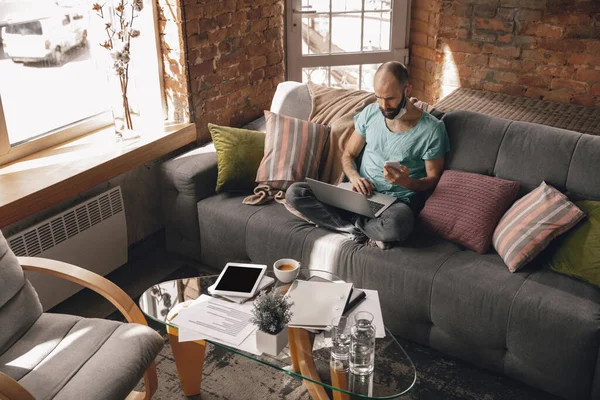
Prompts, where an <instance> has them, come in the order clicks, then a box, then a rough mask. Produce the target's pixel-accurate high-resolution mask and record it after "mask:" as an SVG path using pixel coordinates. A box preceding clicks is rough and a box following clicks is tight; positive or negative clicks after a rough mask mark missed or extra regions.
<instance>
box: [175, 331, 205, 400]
mask: <svg viewBox="0 0 600 400" xmlns="http://www.w3.org/2000/svg"><path fill="white" fill-rule="evenodd" d="M167 334H168V336H169V343H170V344H171V351H172V352H173V358H175V367H177V374H178V375H179V381H180V382H181V389H182V390H183V394H185V395H186V396H193V395H196V394H199V393H200V385H201V384H202V370H203V368H204V353H205V352H206V342H205V341H204V340H199V341H196V342H184V343H179V336H178V331H177V329H175V328H171V327H170V326H167Z"/></svg>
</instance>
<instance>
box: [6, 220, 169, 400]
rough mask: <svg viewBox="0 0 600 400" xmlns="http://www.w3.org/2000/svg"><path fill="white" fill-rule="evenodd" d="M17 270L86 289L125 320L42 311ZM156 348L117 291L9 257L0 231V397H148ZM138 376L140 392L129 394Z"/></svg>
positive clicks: (82, 274) (68, 268) (158, 341)
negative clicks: (142, 389)
mask: <svg viewBox="0 0 600 400" xmlns="http://www.w3.org/2000/svg"><path fill="white" fill-rule="evenodd" d="M23 270H30V271H38V272H42V273H47V274H50V275H54V276H57V277H60V278H63V279H68V280H70V281H73V282H76V283H78V284H80V285H82V286H85V287H87V288H89V289H92V290H94V291H95V292H97V293H99V294H100V295H102V296H104V297H105V298H106V299H107V300H108V301H110V302H111V303H112V304H113V305H115V306H116V307H117V308H118V309H119V311H120V312H121V313H122V314H123V315H124V316H125V318H126V319H127V321H128V322H129V323H121V322H117V321H109V320H104V319H96V318H82V317H78V316H74V315H66V314H52V313H43V312H42V306H41V304H40V302H39V299H38V297H37V294H36V292H35V289H34V288H33V286H32V285H31V284H30V283H29V281H28V280H27V279H26V278H25V276H24V274H23ZM163 344H164V342H163V339H162V337H161V336H160V335H159V334H158V333H156V332H155V331H154V330H152V329H151V328H149V327H148V326H147V324H146V319H145V318H144V316H143V314H142V312H141V311H140V309H139V308H138V307H137V306H136V304H135V303H134V302H133V300H131V298H130V297H129V296H127V294H125V292H123V291H122V290H121V289H120V288H119V287H118V286H116V285H115V284H113V283H112V282H110V281H108V280H107V279H105V278H103V277H101V276H99V275H97V274H95V273H93V272H90V271H88V270H85V269H83V268H79V267H76V266H74V265H71V264H67V263H63V262H60V261H54V260H48V259H43V258H35V257H18V258H17V257H15V255H14V254H13V252H12V251H11V250H10V248H9V247H8V244H7V242H6V239H5V238H4V236H3V235H2V233H1V232H0V399H10V400H32V399H38V400H41V399H55V400H59V399H60V400H68V399H86V400H91V399H98V400H100V399H104V400H113V399H114V400H117V399H125V398H127V399H150V398H151V397H152V395H153V394H154V392H155V391H156V387H157V377H156V365H155V363H154V359H155V358H156V356H157V355H158V353H159V352H160V350H161V349H162V347H163ZM142 376H143V377H144V386H145V392H132V391H131V390H132V389H133V388H134V387H135V386H136V384H137V383H138V382H139V380H140V379H141V378H142Z"/></svg>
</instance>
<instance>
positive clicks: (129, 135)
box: [111, 76, 140, 142]
mask: <svg viewBox="0 0 600 400" xmlns="http://www.w3.org/2000/svg"><path fill="white" fill-rule="evenodd" d="M112 80H113V82H112V85H111V89H112V96H111V97H112V104H111V109H112V115H113V121H114V128H115V135H116V139H117V142H121V141H126V140H132V139H138V138H139V137H140V135H139V133H138V132H137V131H136V130H135V129H134V119H133V111H132V107H131V103H130V101H129V96H128V94H127V93H123V85H122V84H121V81H120V77H119V76H113V77H112Z"/></svg>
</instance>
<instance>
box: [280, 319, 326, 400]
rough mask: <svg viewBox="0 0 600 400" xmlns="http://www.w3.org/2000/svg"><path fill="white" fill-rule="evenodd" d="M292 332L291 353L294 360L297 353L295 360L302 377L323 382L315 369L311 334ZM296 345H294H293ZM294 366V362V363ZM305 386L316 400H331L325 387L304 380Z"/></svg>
mask: <svg viewBox="0 0 600 400" xmlns="http://www.w3.org/2000/svg"><path fill="white" fill-rule="evenodd" d="M289 332H290V352H291V353H292V360H293V359H294V355H293V353H295V359H296V360H297V363H298V366H299V367H300V372H301V373H302V376H304V377H306V378H310V379H312V380H314V381H319V382H320V381H321V377H320V376H319V373H318V372H317V368H316V367H315V362H314V360H313V358H312V346H313V341H312V340H311V337H310V335H309V333H308V332H307V331H306V330H304V329H297V328H289ZM292 342H293V343H294V345H292V344H291V343H292ZM292 364H293V361H292ZM303 383H304V386H305V387H306V389H308V393H310V396H311V397H312V398H313V399H314V400H326V399H327V400H329V396H327V392H326V391H325V388H323V386H321V385H319V384H317V383H313V382H310V381H307V380H303Z"/></svg>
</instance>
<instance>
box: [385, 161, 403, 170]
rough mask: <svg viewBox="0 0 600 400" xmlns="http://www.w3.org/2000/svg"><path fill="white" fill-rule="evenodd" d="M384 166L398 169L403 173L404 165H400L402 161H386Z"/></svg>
mask: <svg viewBox="0 0 600 400" xmlns="http://www.w3.org/2000/svg"><path fill="white" fill-rule="evenodd" d="M383 165H384V166H386V167H392V168H394V169H397V170H398V171H399V172H402V164H400V161H386V162H385V164H383Z"/></svg>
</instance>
